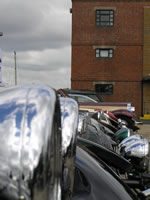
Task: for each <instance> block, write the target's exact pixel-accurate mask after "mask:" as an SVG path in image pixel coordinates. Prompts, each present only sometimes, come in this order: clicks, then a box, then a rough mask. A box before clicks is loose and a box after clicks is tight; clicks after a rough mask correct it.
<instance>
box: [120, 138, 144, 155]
mask: <svg viewBox="0 0 150 200" xmlns="http://www.w3.org/2000/svg"><path fill="white" fill-rule="evenodd" d="M140 139H142V136H141V135H139V134H136V135H131V136H129V137H127V138H125V139H124V140H122V142H121V143H120V144H119V151H120V152H121V151H122V149H124V148H125V147H126V146H129V145H130V144H132V143H133V142H135V141H137V140H140Z"/></svg>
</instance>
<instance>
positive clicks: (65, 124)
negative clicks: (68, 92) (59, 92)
mask: <svg viewBox="0 0 150 200" xmlns="http://www.w3.org/2000/svg"><path fill="white" fill-rule="evenodd" d="M60 107H61V122H62V153H63V154H65V153H66V152H67V151H68V147H69V146H70V144H71V145H74V144H75V143H76V141H75V140H76V132H77V126H78V105H77V103H76V101H75V100H74V99H71V98H64V97H60Z"/></svg>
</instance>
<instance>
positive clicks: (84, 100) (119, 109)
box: [57, 89, 137, 130]
mask: <svg viewBox="0 0 150 200" xmlns="http://www.w3.org/2000/svg"><path fill="white" fill-rule="evenodd" d="M57 93H58V94H59V95H61V96H67V97H71V98H73V99H75V100H76V101H77V102H78V103H79V109H80V110H86V111H89V112H95V111H99V110H107V111H110V112H111V113H113V114H114V115H115V116H116V117H117V118H120V119H121V120H122V121H124V123H126V125H127V126H128V127H129V128H131V129H133V130H137V127H136V124H135V122H137V121H136V120H137V118H136V115H135V107H133V106H131V103H129V102H128V103H122V102H105V101H104V99H103V97H102V96H100V95H99V94H98V93H97V92H95V91H88V90H70V89H59V90H57Z"/></svg>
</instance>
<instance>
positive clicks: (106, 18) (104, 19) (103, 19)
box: [101, 15, 109, 21]
mask: <svg viewBox="0 0 150 200" xmlns="http://www.w3.org/2000/svg"><path fill="white" fill-rule="evenodd" d="M101 21H109V15H102V16H101Z"/></svg>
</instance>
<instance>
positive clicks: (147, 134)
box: [137, 120, 150, 142]
mask: <svg viewBox="0 0 150 200" xmlns="http://www.w3.org/2000/svg"><path fill="white" fill-rule="evenodd" d="M137 126H138V128H139V130H138V131H137V133H138V134H140V135H143V137H144V138H146V139H148V140H149V142H150V120H145V121H143V124H140V125H137Z"/></svg>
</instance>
